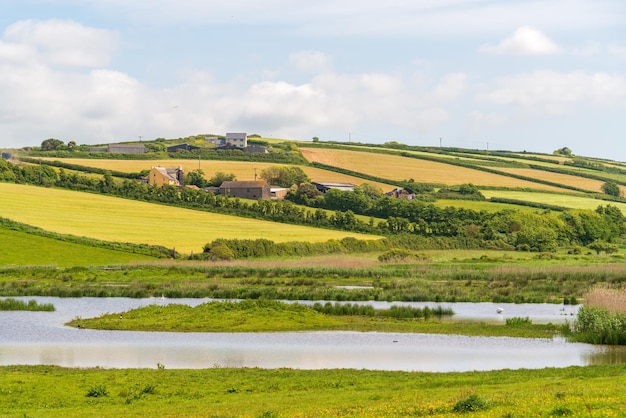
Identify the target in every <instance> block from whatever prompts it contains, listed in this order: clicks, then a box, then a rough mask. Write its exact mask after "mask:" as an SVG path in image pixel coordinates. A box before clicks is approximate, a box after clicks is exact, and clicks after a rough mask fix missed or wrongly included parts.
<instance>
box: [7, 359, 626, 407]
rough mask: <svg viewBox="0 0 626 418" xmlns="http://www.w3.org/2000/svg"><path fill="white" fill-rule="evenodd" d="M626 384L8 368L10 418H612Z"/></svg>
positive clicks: (597, 370)
mask: <svg viewBox="0 0 626 418" xmlns="http://www.w3.org/2000/svg"><path fill="white" fill-rule="evenodd" d="M165 366H167V365H165ZM155 367H156V365H155ZM625 384H626V366H588V367H569V368H564V369H541V370H501V371H492V372H467V373H445V374H438V373H411V372H383V371H367V370H359V371H357V370H310V371H304V370H288V369H277V370H261V369H220V368H214V369H204V370H168V369H163V368H160V369H125V370H103V369H63V368H59V367H49V366H11V367H0V388H1V389H0V415H2V416H3V417H33V416H37V417H58V416H63V417H122V416H123V417H141V416H159V417H199V416H213V417H218V416H219V417H296V416H298V417H398V416H435V417H447V416H457V414H456V413H454V412H453V411H454V410H455V406H457V405H459V404H463V401H467V402H473V404H474V405H482V409H480V410H478V411H477V412H474V413H472V414H471V416H473V417H526V416H537V417H549V416H565V415H567V416H594V417H600V416H601V417H610V416H623V408H624V401H625V399H626V398H625V396H624V393H623V387H624V385H625ZM457 410H458V409H457Z"/></svg>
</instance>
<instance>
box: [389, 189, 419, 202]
mask: <svg viewBox="0 0 626 418" xmlns="http://www.w3.org/2000/svg"><path fill="white" fill-rule="evenodd" d="M385 196H389V197H393V198H394V199H406V200H413V199H414V198H415V193H411V192H409V191H408V190H406V189H402V188H399V187H396V188H395V189H393V190H392V191H390V192H387V193H385Z"/></svg>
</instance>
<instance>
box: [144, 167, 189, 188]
mask: <svg viewBox="0 0 626 418" xmlns="http://www.w3.org/2000/svg"><path fill="white" fill-rule="evenodd" d="M148 184H149V185H151V186H152V185H155V186H163V185H164V184H169V185H172V186H182V185H184V184H185V175H184V173H183V167H182V166H178V167H177V168H164V167H152V169H150V173H149V174H148Z"/></svg>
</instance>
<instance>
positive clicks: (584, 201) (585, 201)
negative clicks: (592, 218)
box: [481, 190, 626, 214]
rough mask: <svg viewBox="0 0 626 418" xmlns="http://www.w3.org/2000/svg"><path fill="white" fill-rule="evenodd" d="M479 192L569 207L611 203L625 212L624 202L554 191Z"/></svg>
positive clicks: (575, 207)
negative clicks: (555, 192)
mask: <svg viewBox="0 0 626 418" xmlns="http://www.w3.org/2000/svg"><path fill="white" fill-rule="evenodd" d="M481 193H482V194H483V195H484V196H485V197H486V198H488V199H489V198H492V197H499V198H504V199H515V200H522V201H526V202H536V203H543V204H548V205H556V206H562V207H565V208H571V209H590V210H595V209H596V208H597V207H598V206H600V205H603V206H606V205H611V206H615V207H618V208H619V209H620V210H621V211H622V213H624V214H626V203H619V202H608V201H604V200H598V199H593V198H589V197H583V196H580V197H579V196H570V195H562V194H554V193H532V192H518V191H508V190H481Z"/></svg>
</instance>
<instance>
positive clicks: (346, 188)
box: [311, 181, 356, 193]
mask: <svg viewBox="0 0 626 418" xmlns="http://www.w3.org/2000/svg"><path fill="white" fill-rule="evenodd" d="M311 184H312V185H313V186H315V187H316V188H317V190H319V191H320V192H322V193H326V192H327V191H329V190H330V189H335V190H340V191H342V192H352V191H354V188H355V187H356V186H355V185H354V184H351V183H318V182H314V181H313V182H311Z"/></svg>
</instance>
